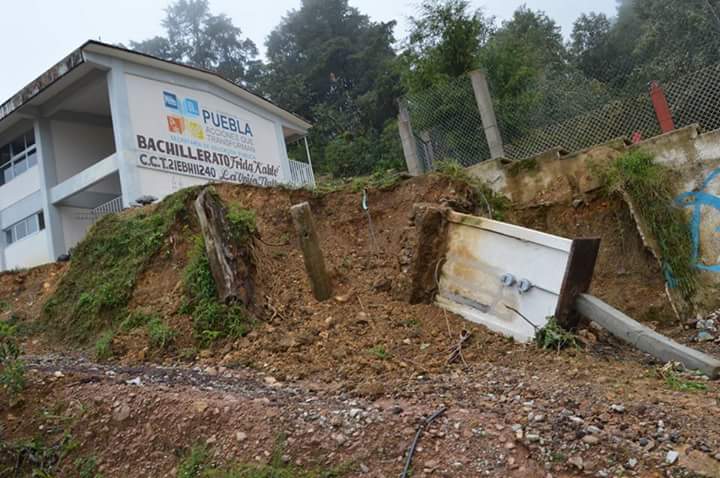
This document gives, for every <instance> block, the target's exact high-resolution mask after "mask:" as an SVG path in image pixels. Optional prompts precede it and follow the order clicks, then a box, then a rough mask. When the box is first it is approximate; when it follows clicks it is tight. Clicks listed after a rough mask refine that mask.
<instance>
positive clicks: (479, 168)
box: [469, 125, 720, 313]
mask: <svg viewBox="0 0 720 478" xmlns="http://www.w3.org/2000/svg"><path fill="white" fill-rule="evenodd" d="M637 148H640V149H643V150H645V151H648V152H650V153H652V154H653V155H654V156H655V158H656V161H657V162H658V163H660V164H662V165H665V166H667V167H669V168H670V169H672V170H673V171H675V172H676V176H675V183H674V189H675V193H676V198H675V203H676V205H677V206H678V207H682V208H684V209H685V210H686V212H687V217H688V223H689V227H690V228H691V234H692V238H693V244H694V248H695V254H694V257H693V258H692V260H693V263H694V265H695V267H696V268H697V269H698V270H699V272H700V274H699V280H700V284H701V287H700V290H699V291H698V296H697V300H696V301H695V302H696V303H695V305H696V306H697V308H698V312H700V313H708V312H711V311H713V310H715V309H716V308H717V307H718V305H720V304H719V302H720V301H718V299H716V297H715V295H716V294H715V291H716V290H717V287H718V286H720V130H716V131H712V132H707V133H701V132H700V130H699V128H698V126H697V125H693V126H689V127H686V128H682V129H678V130H675V131H672V132H670V133H667V134H663V135H660V136H657V137H654V138H651V139H648V140H646V141H643V142H641V143H638V144H632V145H631V144H627V142H626V141H624V140H623V139H618V140H614V141H611V142H608V143H605V144H601V145H598V146H594V147H592V148H589V149H586V150H583V151H579V152H576V153H573V154H564V152H563V151H562V149H561V148H555V149H552V150H549V151H547V152H545V153H542V154H540V155H538V156H535V157H532V158H529V159H525V160H522V161H507V160H502V159H499V160H493V161H486V162H483V163H480V164H478V165H475V166H473V167H471V168H469V172H470V173H471V174H472V175H473V176H476V177H478V178H480V179H482V180H484V181H485V182H486V183H487V184H488V185H489V186H490V187H491V188H492V189H493V190H494V191H496V192H498V193H501V194H504V195H506V196H507V197H508V198H510V199H511V200H512V201H513V202H514V203H515V204H517V205H519V206H521V207H522V206H527V207H533V206H541V205H549V204H557V203H567V204H570V203H573V202H575V201H578V202H579V201H582V199H583V198H584V197H585V195H587V194H590V193H592V192H593V191H595V190H597V189H599V188H600V187H601V183H600V179H599V177H598V174H597V169H596V168H595V167H594V165H602V163H604V162H608V161H613V160H615V159H617V158H618V157H620V156H621V155H623V154H624V153H626V152H628V151H631V150H633V149H637ZM639 228H640V233H641V234H642V235H645V236H647V233H646V232H645V231H643V227H642V225H640V226H639ZM647 239H648V241H646V242H647V243H648V245H649V247H650V248H651V249H652V241H653V240H652V238H647ZM653 252H654V253H655V254H656V255H657V251H653Z"/></svg>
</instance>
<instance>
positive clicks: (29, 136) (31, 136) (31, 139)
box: [25, 130, 35, 148]
mask: <svg viewBox="0 0 720 478" xmlns="http://www.w3.org/2000/svg"><path fill="white" fill-rule="evenodd" d="M33 144H35V131H34V130H30V131H28V132H27V133H25V145H26V147H28V148H29V147H30V146H32V145H33Z"/></svg>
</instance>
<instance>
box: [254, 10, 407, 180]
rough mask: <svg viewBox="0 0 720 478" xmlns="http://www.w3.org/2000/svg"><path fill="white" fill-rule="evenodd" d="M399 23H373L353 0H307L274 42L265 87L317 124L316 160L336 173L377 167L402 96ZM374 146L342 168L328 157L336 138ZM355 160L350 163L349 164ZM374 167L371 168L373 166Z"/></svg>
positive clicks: (288, 17)
mask: <svg viewBox="0 0 720 478" xmlns="http://www.w3.org/2000/svg"><path fill="white" fill-rule="evenodd" d="M394 26H395V22H387V23H383V22H373V21H371V20H370V18H369V17H368V16H367V15H363V14H361V13H360V12H359V11H358V10H357V9H356V8H353V7H351V6H350V5H349V4H348V1H347V0H303V1H302V6H301V7H300V9H298V10H292V11H290V12H288V14H287V15H286V16H285V18H283V20H282V22H281V23H280V25H278V27H277V28H275V30H273V31H272V33H270V36H269V37H268V39H267V42H266V46H267V64H266V68H265V74H264V76H263V81H262V91H263V92H264V93H265V94H266V95H268V96H269V97H270V98H271V99H273V100H274V101H275V102H277V103H278V104H280V105H282V106H284V107H286V108H288V109H290V110H292V111H295V112H297V113H299V114H301V115H303V116H305V117H307V118H309V119H311V120H312V121H314V122H315V127H314V128H313V137H312V140H313V141H312V143H313V152H314V155H313V156H314V159H316V164H318V165H319V166H321V168H322V169H325V170H327V171H330V172H333V173H336V174H348V175H349V174H357V173H359V172H369V170H372V162H373V161H376V160H378V156H382V155H383V152H382V151H379V150H378V149H376V148H375V146H379V145H380V144H381V143H382V142H381V141H380V135H381V133H382V131H383V129H384V128H385V127H386V122H387V121H388V120H389V119H390V118H393V117H394V116H395V115H396V107H395V104H394V102H395V99H396V98H397V97H398V96H399V95H400V93H401V92H400V91H399V89H398V79H397V75H396V73H395V69H394V59H395V53H394V51H393V48H392V44H393V42H394V37H393V28H394ZM360 137H362V138H364V139H363V140H362V141H358V144H360V143H362V144H366V145H372V146H373V148H370V149H368V148H365V147H363V148H361V149H362V151H355V155H356V158H357V159H356V167H351V168H347V167H345V168H339V167H336V166H337V164H338V160H337V159H338V158H336V157H334V155H332V154H331V156H333V157H327V158H326V156H327V155H326V153H328V152H329V153H332V152H333V151H338V150H340V149H342V150H346V149H347V148H345V146H347V145H344V144H343V145H341V146H343V147H342V148H340V147H338V145H337V144H335V147H334V148H332V149H331V150H329V151H326V146H327V145H329V144H330V143H332V142H335V143H337V142H343V143H344V142H347V141H354V140H355V139H356V138H360ZM345 163H347V162H345ZM368 168H369V170H368Z"/></svg>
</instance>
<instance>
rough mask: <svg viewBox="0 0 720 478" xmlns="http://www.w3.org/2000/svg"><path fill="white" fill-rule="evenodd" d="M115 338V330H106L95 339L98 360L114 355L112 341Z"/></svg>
mask: <svg viewBox="0 0 720 478" xmlns="http://www.w3.org/2000/svg"><path fill="white" fill-rule="evenodd" d="M114 338H115V332H113V331H112V330H106V331H105V332H103V333H102V334H100V337H98V338H97V340H96V341H95V358H96V359H97V360H108V359H111V358H112V356H113V351H112V342H113V339H114Z"/></svg>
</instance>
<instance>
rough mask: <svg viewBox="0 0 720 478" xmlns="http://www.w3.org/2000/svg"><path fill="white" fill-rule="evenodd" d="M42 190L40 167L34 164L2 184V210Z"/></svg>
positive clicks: (0, 208)
mask: <svg viewBox="0 0 720 478" xmlns="http://www.w3.org/2000/svg"><path fill="white" fill-rule="evenodd" d="M39 190H40V168H38V166H33V167H32V168H30V169H28V170H27V171H25V172H24V173H22V174H21V175H20V176H18V177H16V178H14V179H13V180H12V181H10V182H8V183H5V184H3V185H2V186H0V211H1V210H3V209H5V208H7V207H8V206H10V205H12V204H14V203H16V202H18V201H19V200H21V199H22V198H24V197H27V196H29V195H31V194H33V193H34V192H35V191H39Z"/></svg>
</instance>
